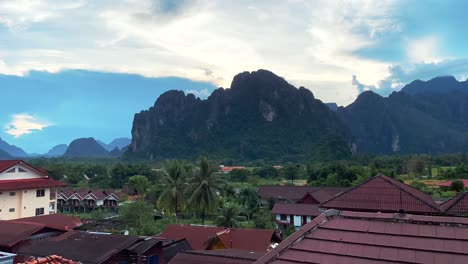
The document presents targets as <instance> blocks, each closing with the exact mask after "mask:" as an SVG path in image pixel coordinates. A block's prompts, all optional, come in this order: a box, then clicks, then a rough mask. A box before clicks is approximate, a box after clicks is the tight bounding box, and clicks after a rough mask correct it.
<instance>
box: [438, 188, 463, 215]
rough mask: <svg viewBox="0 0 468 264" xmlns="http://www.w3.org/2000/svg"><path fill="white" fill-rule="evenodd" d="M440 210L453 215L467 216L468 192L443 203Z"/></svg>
mask: <svg viewBox="0 0 468 264" xmlns="http://www.w3.org/2000/svg"><path fill="white" fill-rule="evenodd" d="M440 209H441V210H442V211H443V212H444V213H446V214H451V215H466V214H468V192H462V193H459V194H458V195H457V196H455V197H453V198H452V199H450V200H448V201H446V202H444V203H442V204H441V205H440Z"/></svg>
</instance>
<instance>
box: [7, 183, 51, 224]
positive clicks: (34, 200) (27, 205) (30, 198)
mask: <svg viewBox="0 0 468 264" xmlns="http://www.w3.org/2000/svg"><path fill="white" fill-rule="evenodd" d="M36 190H37V189H27V190H16V191H14V192H15V193H16V195H15V196H10V191H2V194H1V195H0V210H1V211H0V220H11V219H17V218H23V217H31V216H36V209H37V208H44V214H49V203H50V202H51V200H50V188H44V190H45V193H44V196H43V197H37V193H36ZM12 192H13V191H12ZM52 201H53V200H52ZM10 208H15V212H9V209H10Z"/></svg>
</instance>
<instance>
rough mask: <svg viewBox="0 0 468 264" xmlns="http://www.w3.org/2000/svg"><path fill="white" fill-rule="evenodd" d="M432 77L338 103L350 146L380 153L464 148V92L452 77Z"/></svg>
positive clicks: (467, 119)
mask: <svg viewBox="0 0 468 264" xmlns="http://www.w3.org/2000/svg"><path fill="white" fill-rule="evenodd" d="M434 80H435V81H434ZM434 80H431V81H429V82H427V83H426V82H425V83H424V84H421V83H419V82H417V84H415V82H413V83H412V84H410V85H408V86H406V87H405V88H406V89H405V88H404V89H403V90H402V91H401V92H394V93H393V94H391V95H390V96H389V97H387V98H384V97H381V96H379V95H377V94H375V93H373V92H370V91H368V92H364V93H362V94H361V95H360V96H359V97H358V98H357V99H356V101H355V102H354V103H352V104H351V105H349V106H347V107H345V108H343V107H341V108H339V109H338V111H337V114H338V116H339V117H340V119H341V120H342V121H343V122H344V123H345V124H346V125H347V127H348V129H349V131H350V133H351V135H352V142H353V143H352V145H353V150H354V151H356V152H360V153H383V154H394V153H403V154H409V153H427V154H441V153H455V152H466V150H467V149H468V93H466V92H464V91H462V90H460V89H461V88H457V89H455V88H453V87H459V86H458V85H454V83H453V81H454V79H452V78H436V79H434ZM455 82H457V81H456V80H455ZM428 83H429V84H430V85H428ZM457 83H458V82H457ZM435 84H437V85H435ZM459 84H460V85H461V86H463V83H459ZM415 85H416V86H415ZM415 87H417V88H415ZM424 87H425V88H424ZM437 87H439V88H437ZM440 87H452V88H447V89H443V88H440Z"/></svg>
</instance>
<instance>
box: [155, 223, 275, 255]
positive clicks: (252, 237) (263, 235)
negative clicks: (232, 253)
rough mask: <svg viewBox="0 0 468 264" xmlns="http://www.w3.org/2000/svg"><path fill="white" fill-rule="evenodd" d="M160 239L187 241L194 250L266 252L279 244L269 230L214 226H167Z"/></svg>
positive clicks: (272, 232)
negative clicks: (231, 249) (232, 249)
mask: <svg viewBox="0 0 468 264" xmlns="http://www.w3.org/2000/svg"><path fill="white" fill-rule="evenodd" d="M159 236H160V237H164V238H168V239H172V240H178V239H183V238H185V239H187V241H188V243H189V244H190V246H191V247H192V249H194V250H206V249H209V250H211V249H229V248H234V249H242V250H250V251H259V252H267V251H268V250H270V249H271V248H273V247H274V246H276V244H278V243H279V242H281V238H280V236H279V235H278V234H277V233H276V232H275V230H271V229H248V228H224V227H216V226H196V225H174V224H173V225H168V226H167V227H166V229H165V230H164V231H163V232H162V233H161V234H160V235H159Z"/></svg>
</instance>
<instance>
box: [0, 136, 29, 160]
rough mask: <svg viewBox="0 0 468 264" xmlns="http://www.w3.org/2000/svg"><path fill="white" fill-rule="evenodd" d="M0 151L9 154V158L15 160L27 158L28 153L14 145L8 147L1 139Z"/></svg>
mask: <svg viewBox="0 0 468 264" xmlns="http://www.w3.org/2000/svg"><path fill="white" fill-rule="evenodd" d="M0 149H1V150H3V151H5V152H6V153H8V154H10V155H11V156H13V157H17V158H24V157H28V156H29V155H28V153H26V152H25V151H24V150H23V149H21V148H19V147H17V146H15V145H10V144H8V143H7V142H5V141H3V140H2V139H1V138H0Z"/></svg>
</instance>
